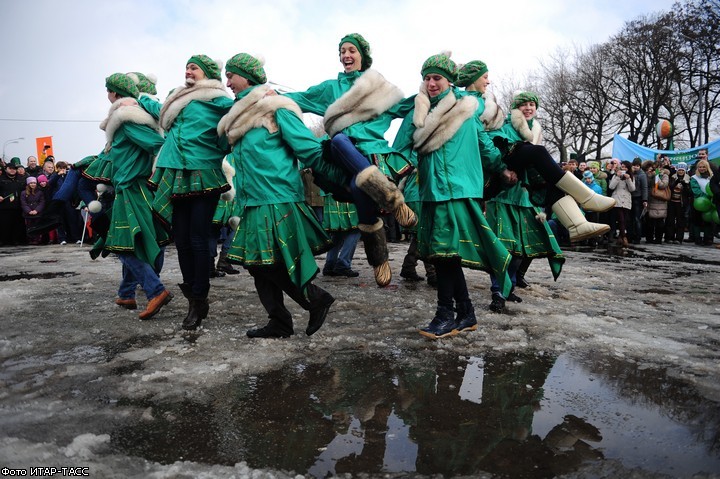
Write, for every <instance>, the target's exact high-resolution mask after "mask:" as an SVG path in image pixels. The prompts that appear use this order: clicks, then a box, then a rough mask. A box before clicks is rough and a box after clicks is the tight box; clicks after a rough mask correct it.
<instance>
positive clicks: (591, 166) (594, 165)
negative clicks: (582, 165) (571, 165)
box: [587, 161, 600, 170]
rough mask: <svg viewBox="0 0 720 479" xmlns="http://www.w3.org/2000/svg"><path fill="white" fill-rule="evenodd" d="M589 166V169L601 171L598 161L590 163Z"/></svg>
mask: <svg viewBox="0 0 720 479" xmlns="http://www.w3.org/2000/svg"><path fill="white" fill-rule="evenodd" d="M587 165H588V168H597V169H598V170H599V169H600V162H598V161H589V162H588V164H587Z"/></svg>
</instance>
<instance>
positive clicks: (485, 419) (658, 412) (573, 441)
mask: <svg viewBox="0 0 720 479" xmlns="http://www.w3.org/2000/svg"><path fill="white" fill-rule="evenodd" d="M211 396H212V397H213V398H214V399H213V400H212V401H210V402H208V403H203V404H199V403H193V402H189V401H184V402H182V403H154V402H152V401H146V402H142V403H140V402H131V401H127V400H122V401H120V402H119V403H118V405H120V406H126V407H127V406H131V407H136V408H138V412H140V411H142V412H143V413H144V414H143V416H144V419H143V420H138V421H137V422H136V423H133V424H130V425H125V426H122V427H120V428H119V429H117V430H115V431H114V432H113V433H112V434H111V437H112V445H113V447H114V448H115V449H116V450H118V451H122V452H123V453H125V454H132V455H136V456H141V457H144V458H146V459H149V460H153V461H158V462H161V463H166V464H168V463H172V462H175V461H178V460H190V461H197V462H202V463H210V464H224V465H234V464H235V463H237V462H240V461H246V462H247V463H248V465H249V466H250V467H253V468H257V469H265V468H272V469H277V470H284V471H294V472H295V473H300V474H309V475H311V476H314V477H326V476H328V475H334V474H345V473H347V474H350V475H357V474H363V473H364V474H383V473H399V474H406V475H413V474H423V475H431V474H443V475H445V476H448V477H451V476H456V475H474V474H480V473H482V472H486V473H492V474H495V475H497V476H499V477H513V478H521V477H532V478H542V477H554V476H556V475H561V474H566V473H570V472H572V471H575V470H577V469H578V468H579V467H580V466H581V465H584V464H589V463H596V464H600V465H601V464H602V461H603V460H605V459H614V460H617V461H620V462H621V463H623V464H624V465H625V466H627V467H640V468H642V469H644V470H647V471H651V472H657V473H665V474H671V475H673V476H677V475H682V476H690V475H692V474H694V473H698V472H706V473H711V472H715V473H717V472H720V408H719V407H718V404H716V403H712V402H709V401H707V400H704V399H702V398H701V397H700V396H699V395H698V394H697V393H696V392H695V391H694V390H693V389H692V388H691V387H689V386H687V385H685V384H684V383H681V382H680V381H678V380H675V379H672V378H670V377H668V376H667V375H666V374H665V372H664V371H658V370H654V369H645V368H643V367H642V366H638V365H636V364H630V363H627V362H622V361H619V360H616V359H613V358H598V357H593V358H575V357H571V356H569V355H562V356H560V357H558V358H555V357H549V356H545V355H542V354H537V355H536V354H531V353H526V354H509V355H502V356H487V357H483V358H480V357H470V358H457V357H449V356H443V355H439V354H435V355H433V356H424V357H422V358H409V357H402V356H399V357H397V356H396V357H393V358H390V357H386V356H377V355H375V356H372V355H363V354H360V353H348V354H337V355H335V356H333V357H331V358H330V359H329V360H328V361H327V362H326V363H324V364H305V363H298V364H293V365H290V366H287V367H285V368H283V369H281V370H276V371H272V372H269V373H267V374H262V375H258V376H252V377H249V378H243V379H236V380H234V381H232V382H230V383H229V384H228V385H226V386H224V387H222V388H219V389H217V390H215V391H212V392H211ZM149 411H150V416H148V412H149ZM139 415H140V414H138V416H139ZM148 417H151V419H148ZM519 458H521V460H519Z"/></svg>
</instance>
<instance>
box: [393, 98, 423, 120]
mask: <svg viewBox="0 0 720 479" xmlns="http://www.w3.org/2000/svg"><path fill="white" fill-rule="evenodd" d="M416 96H417V95H412V96H410V97H408V98H404V99H402V100H400V101H399V102H397V103H396V104H395V105H393V106H392V107H391V108H390V109H389V110H388V111H387V113H388V114H389V115H390V116H391V117H393V118H405V117H406V116H408V114H409V113H410V112H412V111H413V110H414V109H415V97H416Z"/></svg>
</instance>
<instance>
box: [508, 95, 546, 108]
mask: <svg viewBox="0 0 720 479" xmlns="http://www.w3.org/2000/svg"><path fill="white" fill-rule="evenodd" d="M529 101H534V102H535V108H540V98H538V96H537V95H536V94H535V93H533V92H530V91H523V92H520V93H518V94H517V95H515V96H514V97H513V101H512V103H511V104H510V109H511V110H514V109H515V108H517V107H519V106H520V105H522V104H523V103H526V102H529Z"/></svg>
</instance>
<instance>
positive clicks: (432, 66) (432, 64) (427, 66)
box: [420, 52, 457, 83]
mask: <svg viewBox="0 0 720 479" xmlns="http://www.w3.org/2000/svg"><path fill="white" fill-rule="evenodd" d="M429 73H437V74H439V75H442V76H444V77H445V78H447V79H448V81H449V82H450V83H455V81H456V80H457V65H455V62H454V61H452V60H451V59H450V53H449V52H448V53H445V52H443V53H438V54H437V55H433V56H431V57H430V58H428V59H427V60H425V63H423V66H422V69H421V70H420V74H421V75H422V76H423V78H425V75H427V74H429Z"/></svg>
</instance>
